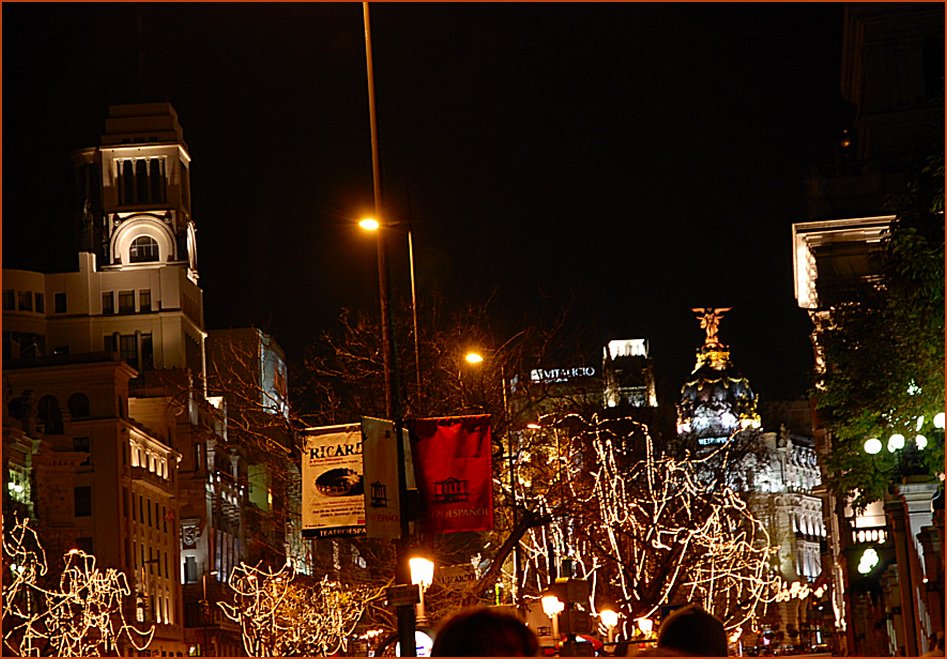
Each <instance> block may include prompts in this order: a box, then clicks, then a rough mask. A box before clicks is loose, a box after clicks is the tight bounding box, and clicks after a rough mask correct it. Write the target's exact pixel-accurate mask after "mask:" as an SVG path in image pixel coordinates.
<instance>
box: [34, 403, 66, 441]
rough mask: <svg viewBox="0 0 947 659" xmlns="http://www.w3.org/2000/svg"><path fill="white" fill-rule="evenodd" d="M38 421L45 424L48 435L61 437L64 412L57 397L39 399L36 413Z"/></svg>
mask: <svg viewBox="0 0 947 659" xmlns="http://www.w3.org/2000/svg"><path fill="white" fill-rule="evenodd" d="M36 418H37V420H38V421H39V422H40V423H41V424H43V428H44V432H45V433H46V434H47V435H61V434H62V432H63V424H62V411H61V410H60V409H59V401H58V400H56V397H55V396H43V397H42V398H40V399H39V405H38V406H37V413H36Z"/></svg>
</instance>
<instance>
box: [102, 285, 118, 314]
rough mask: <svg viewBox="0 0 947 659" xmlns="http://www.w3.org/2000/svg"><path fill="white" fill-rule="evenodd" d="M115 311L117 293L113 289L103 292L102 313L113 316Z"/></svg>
mask: <svg viewBox="0 0 947 659" xmlns="http://www.w3.org/2000/svg"><path fill="white" fill-rule="evenodd" d="M113 313H115V294H114V293H113V292H112V291H107V292H105V293H102V315H103V316H111V315H112V314H113Z"/></svg>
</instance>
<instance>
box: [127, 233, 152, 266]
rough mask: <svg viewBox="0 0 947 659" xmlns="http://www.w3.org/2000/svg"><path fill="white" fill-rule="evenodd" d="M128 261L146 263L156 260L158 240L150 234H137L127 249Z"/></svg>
mask: <svg viewBox="0 0 947 659" xmlns="http://www.w3.org/2000/svg"><path fill="white" fill-rule="evenodd" d="M128 260H129V262H130V263H148V262H151V261H157V260H158V241H157V240H155V239H154V238H152V237H151V236H138V237H137V238H135V239H134V240H133V241H132V245H131V248H130V249H129V254H128Z"/></svg>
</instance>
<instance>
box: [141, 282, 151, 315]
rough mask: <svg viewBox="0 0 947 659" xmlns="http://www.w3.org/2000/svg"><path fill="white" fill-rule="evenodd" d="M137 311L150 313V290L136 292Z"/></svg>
mask: <svg viewBox="0 0 947 659" xmlns="http://www.w3.org/2000/svg"><path fill="white" fill-rule="evenodd" d="M138 311H140V312H141V313H151V289H150V288H144V289H142V290H140V291H138Z"/></svg>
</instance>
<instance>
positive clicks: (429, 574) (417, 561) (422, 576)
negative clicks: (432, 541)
mask: <svg viewBox="0 0 947 659" xmlns="http://www.w3.org/2000/svg"><path fill="white" fill-rule="evenodd" d="M408 565H409V567H410V568H411V583H413V584H414V585H415V586H417V587H418V615H417V618H418V622H420V623H425V622H427V615H425V613H424V591H426V590H427V589H428V588H429V587H430V586H431V584H432V583H433V582H434V561H432V560H430V559H428V558H424V557H423V556H412V557H411V558H410V559H408Z"/></svg>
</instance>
